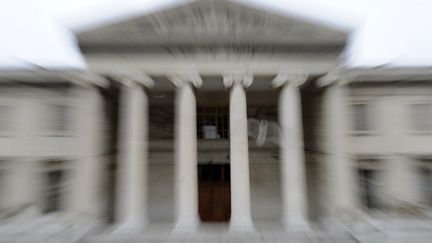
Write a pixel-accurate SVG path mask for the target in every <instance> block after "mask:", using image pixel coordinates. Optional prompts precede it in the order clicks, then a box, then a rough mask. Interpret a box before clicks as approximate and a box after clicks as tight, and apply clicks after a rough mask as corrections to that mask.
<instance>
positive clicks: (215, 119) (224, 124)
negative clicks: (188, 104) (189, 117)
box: [197, 107, 229, 139]
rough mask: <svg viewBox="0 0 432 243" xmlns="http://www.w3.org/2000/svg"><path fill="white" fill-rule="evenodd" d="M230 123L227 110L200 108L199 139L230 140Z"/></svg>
mask: <svg viewBox="0 0 432 243" xmlns="http://www.w3.org/2000/svg"><path fill="white" fill-rule="evenodd" d="M228 132H229V122H228V109H227V108H217V107H215V108H199V109H198V112H197V133H198V138H207V139H220V138H223V139H225V138H228Z"/></svg>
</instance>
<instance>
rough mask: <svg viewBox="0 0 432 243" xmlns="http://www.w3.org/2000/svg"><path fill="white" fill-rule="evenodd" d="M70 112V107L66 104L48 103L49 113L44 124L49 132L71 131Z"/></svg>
mask: <svg viewBox="0 0 432 243" xmlns="http://www.w3.org/2000/svg"><path fill="white" fill-rule="evenodd" d="M69 112H70V109H69V107H68V106H66V105H58V104H50V105H48V112H47V113H48V114H47V116H46V119H45V125H44V126H45V128H46V129H47V130H48V132H67V131H69Z"/></svg>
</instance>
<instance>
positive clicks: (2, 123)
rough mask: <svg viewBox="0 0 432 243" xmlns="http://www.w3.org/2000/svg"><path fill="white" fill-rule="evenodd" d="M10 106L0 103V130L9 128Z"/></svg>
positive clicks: (3, 131)
mask: <svg viewBox="0 0 432 243" xmlns="http://www.w3.org/2000/svg"><path fill="white" fill-rule="evenodd" d="M10 117H11V108H10V107H9V106H5V105H0V132H1V133H5V132H8V131H10V129H11V120H10Z"/></svg>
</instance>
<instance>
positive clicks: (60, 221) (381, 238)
mask: <svg viewBox="0 0 432 243" xmlns="http://www.w3.org/2000/svg"><path fill="white" fill-rule="evenodd" d="M171 231H172V225H171V224H162V223H159V224H157V223H153V224H150V225H149V226H148V227H147V228H146V229H145V230H144V231H142V232H139V233H127V234H126V233H122V234H121V233H112V229H110V228H104V229H98V228H97V226H96V224H94V223H89V222H88V221H86V220H84V219H82V218H81V219H78V218H71V217H69V218H68V217H65V216H61V215H45V216H37V217H34V216H32V217H18V218H14V219H9V220H3V221H0V243H78V242H79V243H105V242H106V243H117V242H120V243H135V242H140V243H147V242H157V243H169V242H173V243H174V242H176V243H183V242H184V243H189V242H191V243H195V242H204V243H213V242H224V243H231V242H232V243H242V242H245V243H246V242H247V243H250V242H259V243H267V242H289V243H297V242H299V243H300V242H301V243H308V242H310V243H317V242H323V243H330V242H335V243H351V242H363V243H431V242H432V220H431V219H425V218H423V219H421V218H411V219H409V218H404V219H399V218H390V217H387V218H382V219H368V220H363V221H362V222H358V223H355V224H351V225H347V227H346V228H345V229H344V230H340V229H339V230H332V231H325V232H324V231H321V230H319V229H316V228H314V229H313V231H308V232H286V231H284V229H283V227H282V226H281V225H280V224H279V223H277V222H256V223H255V232H254V233H231V232H229V230H228V225H227V224H202V225H201V228H200V230H199V231H198V233H194V234H185V233H182V234H181V233H172V232H171Z"/></svg>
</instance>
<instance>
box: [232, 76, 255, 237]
mask: <svg viewBox="0 0 432 243" xmlns="http://www.w3.org/2000/svg"><path fill="white" fill-rule="evenodd" d="M246 105H247V103H246V93H245V90H244V87H243V84H242V81H241V80H235V81H234V82H233V84H232V87H231V94H230V109H229V112H230V116H229V122H230V166H231V221H230V229H231V230H232V231H253V224H252V218H251V206H250V199H251V197H250V179H249V149H248V133H247V112H246Z"/></svg>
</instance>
